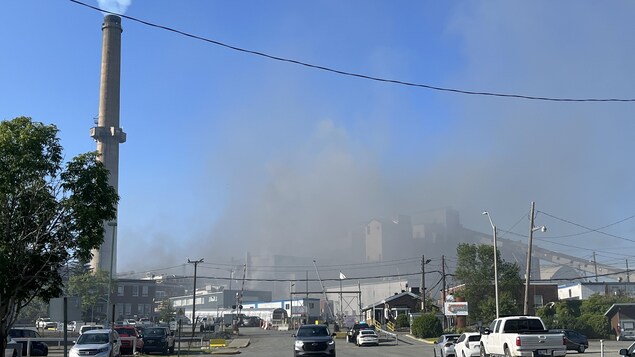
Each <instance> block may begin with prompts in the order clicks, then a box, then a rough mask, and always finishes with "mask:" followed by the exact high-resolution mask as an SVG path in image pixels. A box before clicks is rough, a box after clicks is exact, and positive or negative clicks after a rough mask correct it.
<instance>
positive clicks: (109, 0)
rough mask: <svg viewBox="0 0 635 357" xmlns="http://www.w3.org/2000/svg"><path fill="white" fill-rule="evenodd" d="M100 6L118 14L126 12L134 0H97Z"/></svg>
mask: <svg viewBox="0 0 635 357" xmlns="http://www.w3.org/2000/svg"><path fill="white" fill-rule="evenodd" d="M97 3H98V4H99V8H100V9H102V10H106V11H111V12H114V13H117V14H124V13H125V12H126V10H127V9H128V6H130V3H132V0H97Z"/></svg>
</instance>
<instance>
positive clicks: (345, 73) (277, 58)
mask: <svg viewBox="0 0 635 357" xmlns="http://www.w3.org/2000/svg"><path fill="white" fill-rule="evenodd" d="M69 1H70V2H73V3H75V4H78V5H82V6H85V7H88V8H90V9H93V10H97V11H100V12H102V13H109V14H114V15H117V16H120V17H123V18H125V19H128V20H131V21H135V22H138V23H141V24H143V25H146V26H150V27H155V28H159V29H162V30H166V31H170V32H174V33H176V34H179V35H182V36H186V37H190V38H193V39H195V40H200V41H204V42H208V43H211V44H214V45H218V46H222V47H225V48H229V49H231V50H234V51H238V52H243V53H248V54H252V55H256V56H260V57H265V58H268V59H271V60H275V61H280V62H287V63H292V64H295V65H299V66H304V67H308V68H312V69H317V70H321V71H326V72H331V73H335V74H339V75H343V76H348V77H355V78H361V79H366V80H371V81H376V82H383V83H391V84H397V85H402V86H408V87H418V88H425V89H430V90H435V91H440V92H450V93H456V94H465V95H478V96H488V97H500V98H513V99H526V100H539V101H551V102H635V98H556V97H543V96H531V95H522V94H509V93H496V92H482V91H472V90H464V89H456V88H448V87H439V86H433V85H430V84H423V83H414V82H407V81H401V80H396V79H387V78H381V77H375V76H370V75H366V74H361V73H354V72H348V71H343V70H339V69H334V68H331V67H325V66H321V65H315V64H311V63H307V62H302V61H298V60H294V59H289V58H284V57H280V56H274V55H270V54H267V53H264V52H260V51H254V50H248V49H245V48H241V47H237V46H233V45H229V44H226V43H223V42H220V41H216V40H212V39H209V38H206V37H202V36H198V35H194V34H191V33H188V32H185V31H181V30H177V29H175V28H172V27H168V26H164V25H158V24H155V23H152V22H149V21H145V20H141V19H138V18H135V17H132V16H128V15H123V14H118V13H116V12H112V11H106V10H103V9H101V8H99V7H96V6H92V5H88V4H86V3H83V2H81V1H78V0H69Z"/></svg>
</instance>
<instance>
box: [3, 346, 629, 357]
mask: <svg viewBox="0 0 635 357" xmlns="http://www.w3.org/2000/svg"><path fill="white" fill-rule="evenodd" d="M620 356H626V357H632V356H635V342H633V343H631V345H630V346H628V348H622V349H621V350H620ZM7 357H8V355H7Z"/></svg>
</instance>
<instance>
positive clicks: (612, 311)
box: [604, 303, 635, 317]
mask: <svg viewBox="0 0 635 357" xmlns="http://www.w3.org/2000/svg"><path fill="white" fill-rule="evenodd" d="M622 307H630V308H635V303H619V304H613V305H612V306H611V307H609V309H608V310H606V312H605V313H604V316H607V317H608V316H612V315H614V314H615V313H616V312H617V311H618V310H619V309H620V308H622Z"/></svg>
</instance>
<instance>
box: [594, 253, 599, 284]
mask: <svg viewBox="0 0 635 357" xmlns="http://www.w3.org/2000/svg"><path fill="white" fill-rule="evenodd" d="M593 269H594V270H595V282H596V283H597V282H598V262H597V261H596V260H595V252H593Z"/></svg>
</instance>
